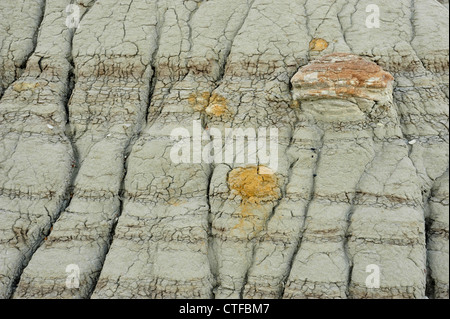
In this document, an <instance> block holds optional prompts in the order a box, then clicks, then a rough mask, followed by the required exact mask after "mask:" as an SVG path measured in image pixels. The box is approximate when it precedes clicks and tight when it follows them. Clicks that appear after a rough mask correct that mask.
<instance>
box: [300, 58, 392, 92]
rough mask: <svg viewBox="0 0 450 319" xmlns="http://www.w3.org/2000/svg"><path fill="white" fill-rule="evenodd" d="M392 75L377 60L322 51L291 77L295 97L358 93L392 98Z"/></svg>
mask: <svg viewBox="0 0 450 319" xmlns="http://www.w3.org/2000/svg"><path fill="white" fill-rule="evenodd" d="M393 81H394V77H393V76H392V75H391V74H389V73H388V72H386V71H384V70H383V69H382V68H381V67H379V66H378V65H377V64H376V63H374V62H372V61H368V60H366V59H364V58H362V57H359V56H356V55H354V54H348V53H333V54H328V55H325V56H323V57H321V58H319V59H317V60H314V61H313V62H311V63H310V64H308V65H306V66H304V67H301V68H300V70H299V71H298V72H297V73H296V74H295V75H294V77H293V78H292V81H291V82H292V85H293V87H294V99H300V100H306V99H314V98H316V99H319V98H340V99H349V98H351V97H359V98H362V99H368V100H374V101H386V100H389V99H390V100H392V83H393Z"/></svg>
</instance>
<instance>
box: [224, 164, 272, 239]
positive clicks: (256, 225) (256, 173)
mask: <svg viewBox="0 0 450 319" xmlns="http://www.w3.org/2000/svg"><path fill="white" fill-rule="evenodd" d="M228 185H229V187H230V189H231V191H232V192H233V193H235V194H236V195H239V196H241V197H242V203H241V207H240V208H241V211H240V216H239V223H238V224H237V225H236V226H234V227H233V230H234V229H238V230H240V231H241V232H242V233H245V234H249V233H250V234H253V235H256V234H257V233H259V232H260V231H261V230H262V229H263V228H264V225H265V221H266V220H267V218H268V217H269V214H270V212H271V209H269V208H268V207H267V206H264V205H262V204H264V203H265V202H271V201H274V200H277V199H279V198H280V196H281V191H280V188H279V186H278V179H277V177H276V175H275V174H274V173H273V171H272V170H271V169H270V168H268V167H265V166H250V167H245V168H242V167H240V168H236V169H234V170H232V171H231V172H230V174H229V176H228Z"/></svg>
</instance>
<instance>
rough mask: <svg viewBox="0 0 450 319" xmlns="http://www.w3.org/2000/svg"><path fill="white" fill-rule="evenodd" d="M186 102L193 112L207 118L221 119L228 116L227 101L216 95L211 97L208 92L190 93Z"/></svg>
mask: <svg viewBox="0 0 450 319" xmlns="http://www.w3.org/2000/svg"><path fill="white" fill-rule="evenodd" d="M188 102H189V105H190V106H191V107H192V108H193V109H194V110H195V111H197V112H203V113H206V114H207V115H209V116H215V117H221V116H225V115H228V114H230V111H229V110H228V107H227V104H228V102H227V99H226V98H224V97H223V96H221V95H219V94H217V93H213V94H212V95H211V94H210V93H209V92H203V93H201V94H198V93H192V94H191V95H189V97H188Z"/></svg>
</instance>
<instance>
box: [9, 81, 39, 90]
mask: <svg viewBox="0 0 450 319" xmlns="http://www.w3.org/2000/svg"><path fill="white" fill-rule="evenodd" d="M38 86H39V83H37V82H35V83H29V82H16V83H14V85H13V89H14V91H16V92H22V91H26V90H34V89H35V88H37V87H38Z"/></svg>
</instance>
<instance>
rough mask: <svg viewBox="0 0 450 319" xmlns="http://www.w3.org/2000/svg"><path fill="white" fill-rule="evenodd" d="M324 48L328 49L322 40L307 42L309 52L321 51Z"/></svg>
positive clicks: (325, 42)
mask: <svg viewBox="0 0 450 319" xmlns="http://www.w3.org/2000/svg"><path fill="white" fill-rule="evenodd" d="M326 48H328V42H327V41H326V40H324V39H321V38H317V39H312V40H311V42H309V49H310V50H311V51H319V52H320V51H323V50H325V49H326Z"/></svg>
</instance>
